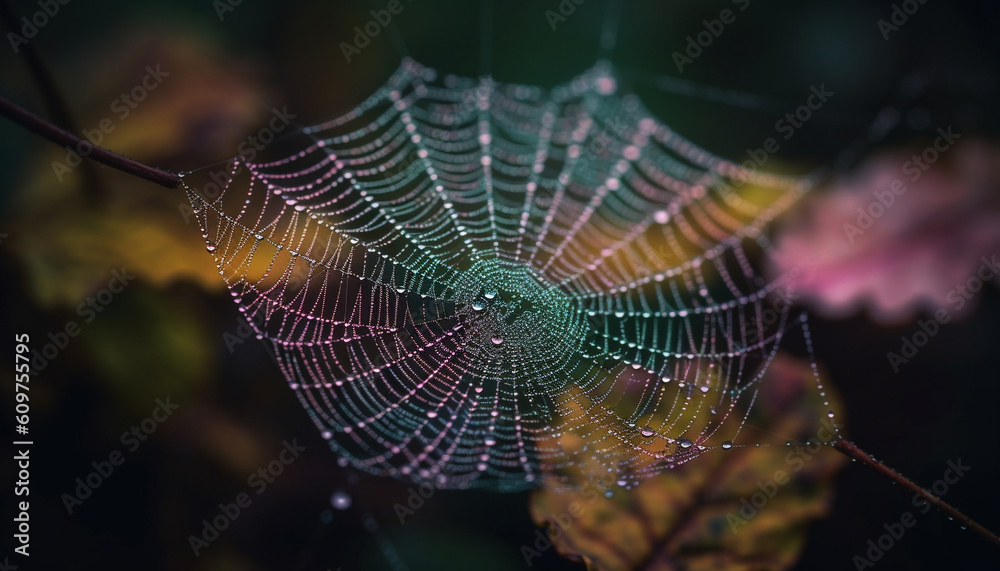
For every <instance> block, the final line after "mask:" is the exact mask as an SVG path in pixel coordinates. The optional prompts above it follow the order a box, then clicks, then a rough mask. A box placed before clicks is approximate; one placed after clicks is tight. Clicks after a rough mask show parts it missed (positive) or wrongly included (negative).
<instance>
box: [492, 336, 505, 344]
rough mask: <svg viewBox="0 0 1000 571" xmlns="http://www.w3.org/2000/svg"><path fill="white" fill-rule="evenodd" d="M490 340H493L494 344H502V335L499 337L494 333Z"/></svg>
mask: <svg viewBox="0 0 1000 571" xmlns="http://www.w3.org/2000/svg"><path fill="white" fill-rule="evenodd" d="M490 341H493V344H494V345H501V344H503V337H501V336H499V335H494V336H493V339H490Z"/></svg>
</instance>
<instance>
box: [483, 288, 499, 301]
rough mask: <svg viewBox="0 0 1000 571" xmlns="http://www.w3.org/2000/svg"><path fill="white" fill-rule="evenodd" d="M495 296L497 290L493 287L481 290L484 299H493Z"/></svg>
mask: <svg viewBox="0 0 1000 571" xmlns="http://www.w3.org/2000/svg"><path fill="white" fill-rule="evenodd" d="M496 296H497V290H495V289H493V288H486V291H485V292H483V297H485V298H486V299H493V298H494V297H496Z"/></svg>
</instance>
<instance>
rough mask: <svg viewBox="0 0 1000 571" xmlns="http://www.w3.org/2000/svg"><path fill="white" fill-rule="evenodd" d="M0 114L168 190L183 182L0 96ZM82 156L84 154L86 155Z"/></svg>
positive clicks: (174, 174)
mask: <svg viewBox="0 0 1000 571" xmlns="http://www.w3.org/2000/svg"><path fill="white" fill-rule="evenodd" d="M0 115H3V116H4V117H7V118H8V119H10V120H11V121H13V122H15V123H17V124H18V125H20V126H22V127H24V128H25V129H28V130H29V131H32V132H33V133H37V134H39V135H41V136H43V137H45V138H46V139H48V140H50V141H53V142H55V143H58V144H60V145H70V146H71V147H74V148H78V149H90V151H89V152H88V153H87V154H86V158H90V159H93V160H95V161H97V162H99V163H101V164H104V165H107V166H109V167H112V168H115V169H118V170H120V171H122V172H126V173H129V174H131V175H135V176H137V177H139V178H142V179H145V180H148V181H150V182H153V183H156V184H158V185H160V186H165V187H167V188H177V187H178V186H179V185H180V183H181V178H180V176H178V175H177V173H174V172H171V171H168V170H164V169H160V168H157V167H153V166H149V165H146V164H143V163H140V162H138V161H134V160H132V159H130V158H128V157H123V156H121V155H119V154H116V153H113V152H111V151H109V150H107V149H105V148H103V147H98V146H97V145H94V144H91V143H90V141H85V140H83V139H81V138H80V137H77V136H76V135H74V134H72V133H70V132H69V131H66V130H65V129H61V128H59V127H56V126H55V125H53V124H52V123H50V122H48V121H46V120H45V119H42V118H41V117H39V116H37V115H35V114H34V113H31V112H30V111H27V110H26V109H24V108H22V107H20V106H19V105H17V104H16V103H14V102H13V101H10V100H8V99H6V98H4V97H0ZM80 154H81V155H83V153H80Z"/></svg>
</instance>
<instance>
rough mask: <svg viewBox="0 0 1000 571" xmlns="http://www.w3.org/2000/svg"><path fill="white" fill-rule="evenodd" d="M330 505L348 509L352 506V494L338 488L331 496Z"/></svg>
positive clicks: (339, 508)
mask: <svg viewBox="0 0 1000 571" xmlns="http://www.w3.org/2000/svg"><path fill="white" fill-rule="evenodd" d="M330 505H331V506H333V507H334V508H336V509H338V510H346V509H347V508H349V507H351V496H349V495H347V494H346V493H345V492H342V491H340V490H338V491H336V492H334V493H333V495H332V496H330Z"/></svg>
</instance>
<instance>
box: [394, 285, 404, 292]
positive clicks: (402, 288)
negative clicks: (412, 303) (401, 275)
mask: <svg viewBox="0 0 1000 571" xmlns="http://www.w3.org/2000/svg"><path fill="white" fill-rule="evenodd" d="M405 291H406V288H405V287H403V286H397V287H396V293H403V292H405Z"/></svg>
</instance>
